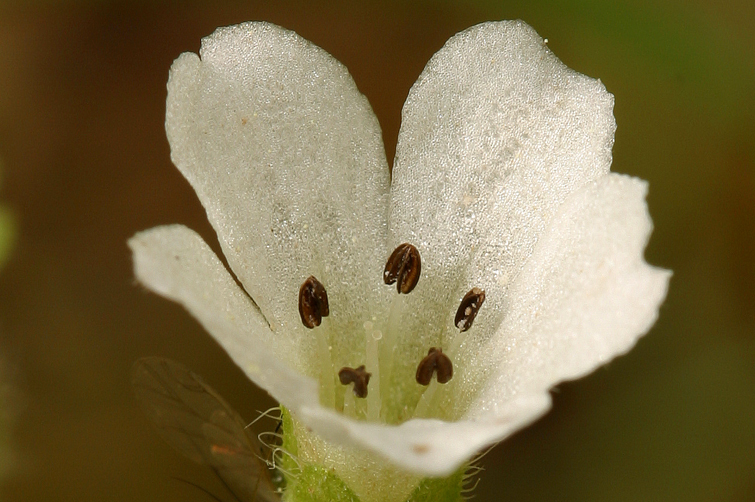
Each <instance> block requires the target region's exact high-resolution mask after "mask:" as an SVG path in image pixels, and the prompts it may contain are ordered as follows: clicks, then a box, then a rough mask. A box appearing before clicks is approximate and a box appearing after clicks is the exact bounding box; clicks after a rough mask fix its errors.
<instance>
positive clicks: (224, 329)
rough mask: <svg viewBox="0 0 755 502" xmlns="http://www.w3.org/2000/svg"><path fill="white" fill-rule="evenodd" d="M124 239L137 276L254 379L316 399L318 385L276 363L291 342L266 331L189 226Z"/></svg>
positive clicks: (285, 395)
mask: <svg viewBox="0 0 755 502" xmlns="http://www.w3.org/2000/svg"><path fill="white" fill-rule="evenodd" d="M128 244H129V246H130V247H131V250H132V252H133V254H134V271H135V273H136V277H137V279H138V280H139V281H140V282H141V283H142V284H144V285H145V286H146V287H148V288H149V289H151V290H153V291H155V292H156V293H159V294H161V295H162V296H165V297H166V298H169V299H171V300H174V301H176V302H178V303H180V304H181V305H183V306H184V307H186V309H187V310H188V311H189V312H191V314H192V315H194V317H196V318H197V319H198V320H199V322H200V323H201V324H202V326H204V328H205V329H206V330H207V331H209V332H210V333H211V334H212V336H213V337H215V340H217V342H218V343H220V345H222V346H223V348H224V349H225V350H226V351H228V354H229V355H230V356H231V358H232V359H233V360H234V362H235V363H236V364H237V365H238V366H239V367H240V368H241V369H242V370H243V371H244V372H245V373H246V374H247V376H249V378H250V379H252V380H253V381H254V383H256V384H257V385H259V386H260V387H262V388H264V389H265V390H267V391H268V392H269V393H270V394H271V395H272V396H273V397H275V398H276V399H278V400H280V401H281V402H294V403H301V404H308V405H310V406H311V405H316V404H317V384H316V383H315V382H314V381H313V380H312V379H310V378H307V377H304V376H302V375H300V374H298V373H296V372H294V371H292V370H291V368H290V367H289V366H287V365H286V364H284V363H282V362H281V360H283V353H285V352H286V350H287V346H288V350H289V351H290V350H291V348H290V346H291V341H290V340H288V341H286V340H281V336H280V334H278V333H273V332H272V331H270V328H269V327H268V325H267V323H266V322H265V319H264V317H263V316H262V315H261V314H260V312H259V310H258V309H257V306H256V305H255V304H254V302H252V301H251V300H250V299H249V297H248V296H247V295H246V293H244V291H242V290H241V288H239V286H238V285H237V284H236V282H235V281H234V280H233V278H232V277H231V275H230V274H229V273H228V271H227V270H226V269H225V267H224V266H223V264H222V263H221V262H220V260H219V259H218V257H217V256H215V253H213V252H212V250H211V249H210V248H209V246H207V244H206V243H205V242H204V241H203V240H202V238H201V237H199V236H198V235H197V234H196V233H195V232H194V231H192V230H190V229H188V228H186V227H184V226H182V225H171V226H165V227H157V228H153V229H150V230H146V231H144V232H139V233H138V234H136V235H135V236H134V237H132V238H131V239H130V240H129V242H128ZM271 345H274V346H275V347H276V348H277V350H273V349H272V348H271Z"/></svg>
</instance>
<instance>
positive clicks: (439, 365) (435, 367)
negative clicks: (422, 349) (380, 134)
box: [415, 347, 454, 385]
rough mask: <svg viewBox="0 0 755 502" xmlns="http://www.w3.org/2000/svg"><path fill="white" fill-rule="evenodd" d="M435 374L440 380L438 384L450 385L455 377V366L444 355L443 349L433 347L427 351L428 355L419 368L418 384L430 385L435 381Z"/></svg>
mask: <svg viewBox="0 0 755 502" xmlns="http://www.w3.org/2000/svg"><path fill="white" fill-rule="evenodd" d="M433 373H435V374H436V376H437V378H438V383H448V381H449V380H451V377H452V376H454V366H453V364H451V359H449V358H448V356H447V355H445V354H444V353H443V350H442V349H438V348H436V347H432V348H431V349H430V350H429V351H427V355H426V356H425V357H424V359H422V361H421V362H420V363H419V366H417V375H416V377H415V378H416V379H417V383H418V384H420V385H430V381H431V380H432V379H433Z"/></svg>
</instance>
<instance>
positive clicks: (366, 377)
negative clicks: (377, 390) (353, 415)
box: [338, 365, 372, 398]
mask: <svg viewBox="0 0 755 502" xmlns="http://www.w3.org/2000/svg"><path fill="white" fill-rule="evenodd" d="M371 376H372V373H367V372H366V371H365V370H364V365H362V366H360V367H358V368H356V369H354V368H349V367H348V366H346V367H343V368H341V371H339V372H338V379H339V380H341V383H342V384H343V385H349V384H350V383H353V384H354V395H355V396H356V397H361V398H365V397H367V384H369V383H370V377H371Z"/></svg>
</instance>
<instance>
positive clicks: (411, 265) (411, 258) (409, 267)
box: [383, 242, 422, 294]
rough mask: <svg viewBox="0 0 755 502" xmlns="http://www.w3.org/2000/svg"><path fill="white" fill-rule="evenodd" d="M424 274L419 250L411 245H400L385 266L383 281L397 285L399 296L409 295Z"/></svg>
mask: <svg viewBox="0 0 755 502" xmlns="http://www.w3.org/2000/svg"><path fill="white" fill-rule="evenodd" d="M421 272H422V260H421V259H420V257H419V251H417V248H415V247H414V246H412V245H411V244H409V243H406V242H405V243H403V244H400V245H399V246H398V247H397V248H396V249H395V250H394V251H393V253H391V256H390V258H388V262H386V264H385V271H384V272H383V281H385V283H386V284H393V283H394V282H395V283H396V289H397V290H398V292H399V294H400V293H403V294H408V293H411V291H412V290H413V289H414V286H416V285H417V282H418V281H419V275H420V273H421Z"/></svg>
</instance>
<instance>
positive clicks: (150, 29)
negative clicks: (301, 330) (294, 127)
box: [0, 0, 755, 502]
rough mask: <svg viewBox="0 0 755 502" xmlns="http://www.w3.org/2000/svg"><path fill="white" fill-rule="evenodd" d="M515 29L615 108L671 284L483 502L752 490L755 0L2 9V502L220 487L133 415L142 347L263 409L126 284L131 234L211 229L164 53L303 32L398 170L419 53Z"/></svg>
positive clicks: (205, 341)
mask: <svg viewBox="0 0 755 502" xmlns="http://www.w3.org/2000/svg"><path fill="white" fill-rule="evenodd" d="M511 18H521V19H524V20H525V21H527V22H528V23H529V24H531V25H532V26H533V27H534V28H535V29H536V30H537V31H538V32H539V33H540V34H541V35H542V36H543V37H546V38H548V39H549V46H550V47H551V49H552V50H553V51H554V52H555V53H556V55H558V56H559V57H560V58H561V59H562V60H563V61H564V62H565V63H566V64H567V65H569V66H570V67H572V68H574V69H576V70H578V71H580V72H582V73H585V74H587V75H590V76H593V77H599V78H600V79H602V81H603V82H604V83H605V85H606V87H607V88H608V90H609V91H611V92H612V93H614V94H615V96H616V108H615V114H616V120H617V122H618V131H617V134H616V144H615V148H614V165H613V169H614V170H615V171H619V172H624V173H630V174H633V175H636V176H640V177H642V178H645V179H647V180H649V181H650V194H649V197H648V203H649V206H650V211H651V214H652V216H653V220H654V222H655V232H654V233H653V236H652V239H651V242H650V245H649V247H648V249H647V252H646V256H647V259H648V261H649V262H651V263H653V264H655V265H659V266H662V267H666V268H670V269H673V270H674V277H673V279H672V281H671V287H670V291H669V296H668V300H667V301H666V303H665V305H664V306H663V307H662V309H661V315H660V319H659V321H658V323H657V324H656V326H655V327H654V328H653V329H652V331H651V332H650V333H649V334H648V336H647V337H646V338H644V339H643V340H641V341H640V343H639V345H638V346H637V348H636V349H635V350H634V351H632V352H631V353H630V354H629V355H628V356H626V357H622V358H620V359H618V360H616V361H614V362H613V363H611V364H610V365H609V366H608V367H606V368H604V369H601V370H599V371H597V372H596V373H594V374H593V375H591V376H589V377H588V378H585V379H583V380H580V381H577V382H571V383H567V384H563V385H561V386H559V388H558V389H556V390H555V391H554V401H555V402H554V409H553V411H552V412H551V413H550V414H548V415H547V416H546V417H545V418H544V419H542V420H540V421H539V422H537V423H536V424H535V425H533V426H531V427H529V428H528V429H526V430H525V431H522V432H521V433H519V434H517V435H516V436H514V437H513V438H510V439H509V440H507V441H505V442H504V443H503V444H501V445H499V446H498V447H497V448H495V449H494V450H493V451H492V452H491V453H490V454H489V455H488V456H487V457H486V458H485V460H484V461H483V465H484V467H485V468H486V472H484V473H483V474H482V477H481V481H480V484H479V487H478V489H477V491H476V494H477V500H481V501H499V500H503V501H540V500H579V501H607V500H610V501H638V500H643V501H645V500H647V501H655V500H658V501H667V500H684V501H714V500H715V501H718V500H726V501H728V500H731V501H752V500H755V475H754V473H755V427H754V426H755V126H754V125H753V123H754V120H755V28H754V27H755V3H754V2H752V0H733V1H725V2H719V3H713V2H705V1H702V0H694V1H681V0H664V1H650V0H643V1H615V2H600V1H597V0H596V1H585V0H583V1H572V2H568V1H554V2H544V1H537V0H529V1H513V2H505V1H496V2H492V1H466V2H426V1H416V2H402V3H399V2H381V3H366V2H355V1H340V2H325V1H317V2H269V3H268V2H251V1H250V2H237V3H222V4H221V3H217V2H207V3H202V2H148V1H143V2H126V3H124V2H105V1H100V2H97V1H87V2H42V1H39V2H8V1H3V2H0V159H2V162H3V170H4V171H3V177H2V188H1V190H0V204H2V205H3V206H4V207H7V208H10V210H11V211H12V213H13V214H14V217H15V225H16V245H15V249H14V252H13V254H12V256H11V257H10V258H9V260H8V261H7V263H6V265H5V267H4V268H3V269H2V270H1V271H0V359H2V365H1V366H2V367H3V368H4V370H3V371H2V372H0V374H1V375H2V377H3V378H5V381H4V382H2V388H3V389H5V388H8V386H10V388H12V389H13V392H12V393H11V394H12V395H13V399H11V400H9V401H8V402H5V404H4V406H5V408H6V409H5V410H3V411H4V413H3V415H2V416H6V414H7V413H10V414H11V415H13V416H15V426H14V428H13V433H12V436H11V441H12V448H13V452H14V457H13V459H14V466H13V470H12V471H11V473H10V474H9V476H8V477H6V479H5V481H4V484H3V485H2V488H0V498H1V499H2V500H4V501H7V500H9V501H39V500H71V501H101V500H145V501H151V500H155V501H158V500H159V501H166V502H167V501H178V500H181V501H190V500H196V501H207V500H210V499H209V498H208V496H207V495H206V494H204V493H202V492H201V491H199V490H197V489H196V488H193V487H190V486H188V485H186V484H185V483H182V482H180V481H177V480H175V479H173V478H174V477H179V478H184V479H190V480H192V481H193V482H196V483H199V484H201V485H202V486H204V487H206V488H208V489H210V490H213V491H215V492H217V493H222V492H221V490H220V489H219V488H218V483H217V481H216V480H215V479H213V476H212V474H211V473H210V472H209V470H207V469H203V468H202V467H199V466H194V465H192V464H191V463H189V461H185V460H184V459H183V458H181V457H179V456H178V455H177V454H175V453H174V452H173V451H172V450H171V449H170V448H169V447H168V446H166V445H164V444H163V443H162V442H161V440H160V438H159V437H158V436H157V434H156V433H155V432H154V431H153V430H152V429H151V427H150V425H149V423H148V422H147V420H146V419H145V418H144V417H143V416H142V414H141V412H140V411H139V410H138V408H137V406H136V404H135V402H134V399H133V396H132V393H131V390H130V388H129V383H128V375H129V369H130V367H131V364H132V363H133V361H134V360H136V359H137V358H139V357H141V356H145V355H162V356H166V357H170V358H173V359H176V360H178V361H181V362H183V363H184V364H186V365H187V366H189V367H190V368H192V369H194V370H195V371H196V372H198V373H199V374H201V375H203V376H204V377H205V379H206V380H207V381H208V382H209V383H210V384H211V385H213V386H214V387H215V388H216V389H217V390H218V391H219V392H220V393H221V394H222V395H223V396H225V397H226V398H227V399H228V401H229V402H230V403H232V404H233V406H234V407H236V408H237V410H238V411H239V412H240V413H241V415H242V416H244V417H245V418H247V419H252V418H254V417H256V415H257V410H264V409H266V408H267V407H268V406H271V405H272V404H273V403H272V402H271V400H270V399H269V398H268V397H266V396H265V394H264V393H262V392H261V391H259V390H258V389H256V388H254V386H253V385H252V384H251V383H250V382H248V381H247V380H246V378H245V377H244V376H243V375H242V373H241V372H240V371H239V370H237V369H236V368H235V367H234V366H233V365H232V364H231V363H230V361H229V359H228V358H227V357H226V356H225V354H224V353H223V352H222V351H221V349H220V348H218V346H217V345H215V343H214V342H213V341H212V339H211V338H210V337H209V336H208V335H207V334H206V333H204V332H203V330H202V329H201V328H200V327H199V325H198V324H196V323H195V322H194V321H193V320H192V319H191V318H190V317H189V315H188V314H186V313H185V312H184V311H183V310H182V309H181V308H180V307H177V306H176V305H173V304H171V303H169V302H167V301H164V300H162V299H160V298H158V297H157V296H154V295H150V294H145V292H144V291H143V290H141V289H140V288H139V287H137V286H135V284H134V283H133V279H132V272H131V260H130V256H129V253H128V252H127V249H126V239H127V238H128V237H129V236H131V235H132V234H133V233H134V232H136V231H138V230H141V229H146V228H149V227H152V226H154V225H158V224H165V223H173V222H180V223H184V224H186V225H188V226H190V227H192V228H194V229H197V230H198V231H200V233H202V234H203V235H204V236H205V237H206V238H207V239H210V240H214V239H215V238H214V235H213V232H212V230H211V228H210V226H209V224H208V223H207V221H206V219H205V216H204V211H203V209H202V207H201V206H200V204H199V202H198V200H197V198H196V196H195V195H194V193H193V192H192V190H191V189H190V188H189V185H188V183H186V182H185V181H184V180H183V179H182V178H181V176H180V175H179V173H178V171H177V170H176V169H175V168H174V167H172V165H171V162H170V159H169V150H168V144H167V141H166V139H165V133H164V130H163V121H164V112H165V94H166V91H165V83H166V81H167V76H168V68H169V67H170V64H171V62H172V61H173V59H174V58H176V57H177V56H178V55H179V54H180V53H181V52H184V51H194V52H196V51H197V50H198V48H199V40H200V38H201V37H203V36H205V35H208V34H210V33H211V32H212V31H213V30H214V29H215V28H216V27H217V26H220V25H228V24H235V23H238V22H241V21H246V20H266V21H271V22H274V23H277V24H280V25H282V26H284V27H286V28H289V29H293V30H295V31H297V32H298V33H299V34H301V35H302V36H304V37H305V38H307V39H309V40H312V41H313V42H314V43H316V44H317V45H319V46H321V47H323V48H324V49H326V50H327V51H329V52H330V53H331V54H333V55H334V56H335V57H336V58H337V59H339V60H340V61H342V62H343V63H344V64H346V66H347V67H348V68H349V69H350V71H351V72H352V74H353V76H354V79H355V80H356V82H357V85H358V86H359V88H360V90H361V91H362V92H363V93H364V94H365V95H366V96H367V97H368V98H369V100H370V102H371V103H372V105H373V107H374V109H375V112H376V114H377V116H378V118H379V119H380V122H381V124H382V126H383V131H384V136H385V143H386V150H387V153H388V158H389V159H392V158H393V153H394V150H395V142H396V135H397V132H398V127H399V120H400V111H401V106H402V104H403V101H404V99H405V97H406V94H407V92H408V90H409V87H410V86H411V84H412V83H413V82H414V80H415V79H416V78H417V76H418V75H419V73H420V72H421V71H422V68H423V67H424V65H425V63H426V62H427V60H428V59H429V57H430V56H431V55H432V54H433V53H434V52H435V51H436V50H437V49H439V48H440V47H441V45H442V44H443V43H444V42H445V41H446V40H447V39H448V38H449V37H450V36H451V35H453V34H454V33H456V32H458V31H460V30H463V29H465V28H467V27H469V26H471V25H473V24H476V23H479V22H482V21H486V20H497V19H511ZM215 247H216V248H217V246H215ZM6 369H7V370H6ZM3 437H4V435H3V434H2V433H0V438H3ZM2 451H3V449H2V448H1V447H0V452H2ZM224 497H225V496H224ZM225 499H228V497H225Z"/></svg>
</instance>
